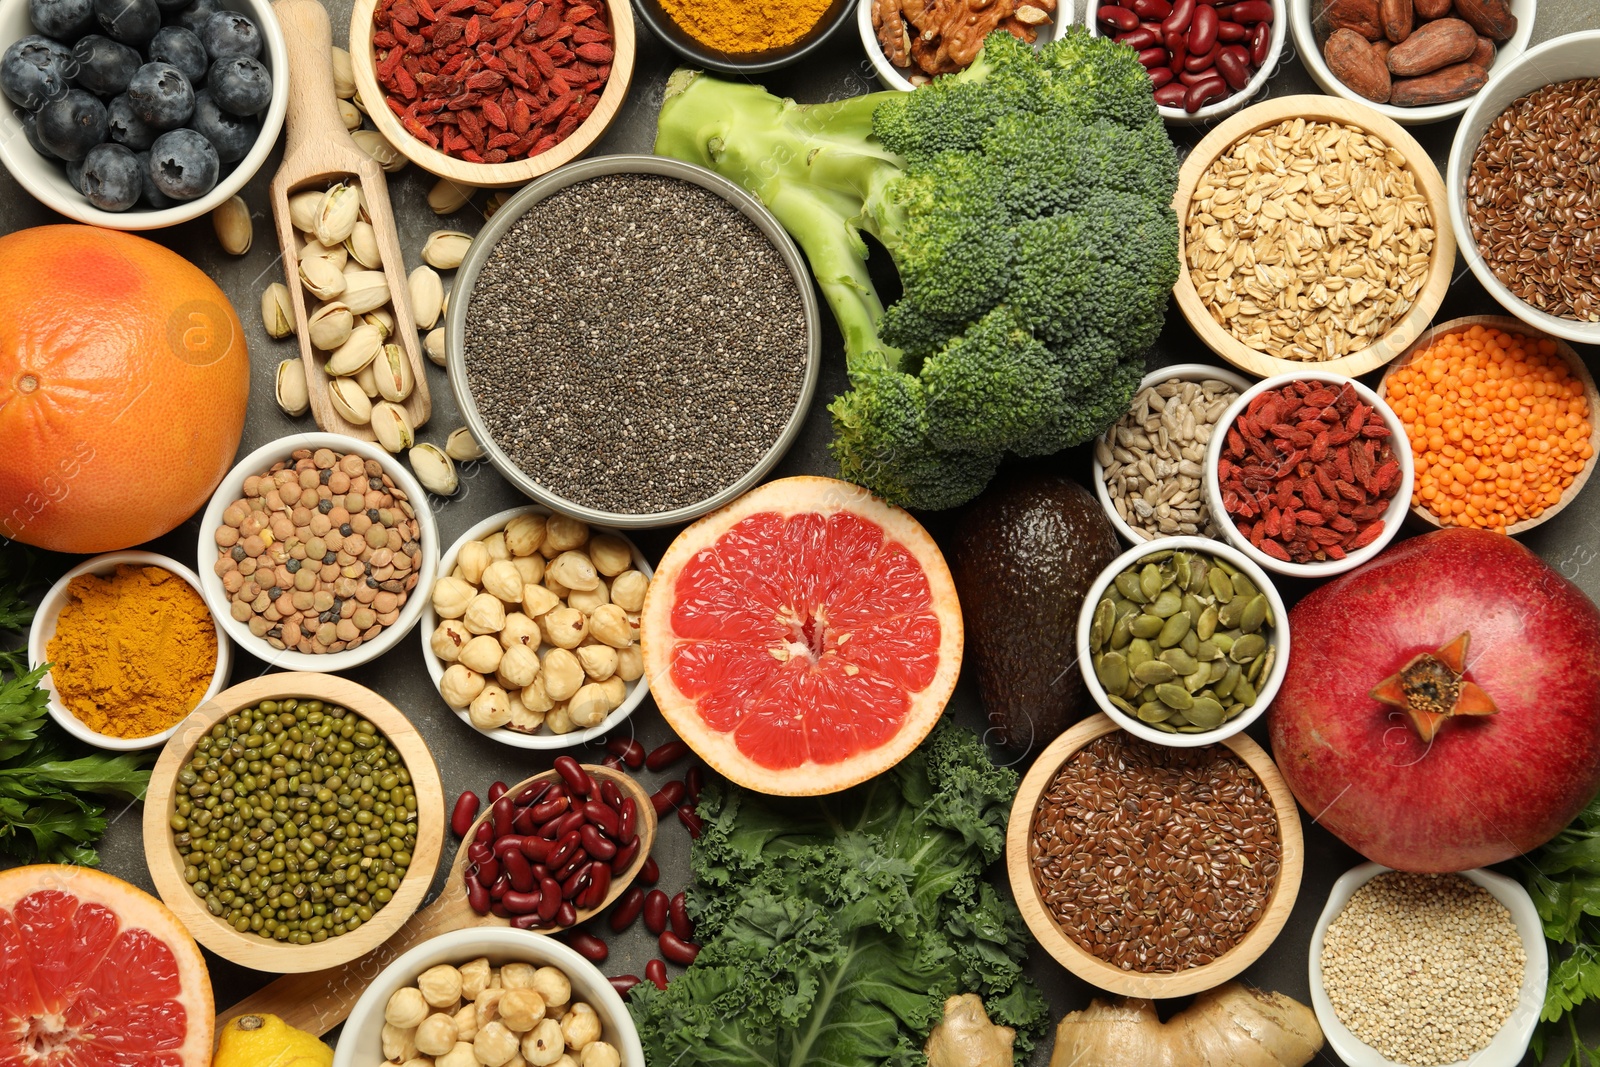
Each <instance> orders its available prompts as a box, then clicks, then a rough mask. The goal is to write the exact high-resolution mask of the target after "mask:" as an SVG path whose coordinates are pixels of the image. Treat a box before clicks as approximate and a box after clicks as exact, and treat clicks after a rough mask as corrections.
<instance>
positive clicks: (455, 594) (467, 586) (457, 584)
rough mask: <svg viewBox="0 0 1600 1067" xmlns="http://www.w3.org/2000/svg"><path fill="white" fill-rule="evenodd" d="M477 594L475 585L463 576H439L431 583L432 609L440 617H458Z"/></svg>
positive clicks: (464, 611)
mask: <svg viewBox="0 0 1600 1067" xmlns="http://www.w3.org/2000/svg"><path fill="white" fill-rule="evenodd" d="M477 595H478V588H477V586H475V585H473V584H472V583H471V582H469V581H467V580H466V579H465V578H455V577H451V578H440V579H439V580H438V581H437V582H434V583H433V610H434V612H435V613H436V614H437V615H438V616H439V617H440V618H441V619H459V618H461V617H462V616H463V615H465V614H466V611H467V605H468V604H470V603H472V600H473V598H474V597H476V596H477Z"/></svg>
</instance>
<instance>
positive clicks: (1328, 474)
mask: <svg viewBox="0 0 1600 1067" xmlns="http://www.w3.org/2000/svg"><path fill="white" fill-rule="evenodd" d="M1412 478H1413V464H1412V457H1411V449H1410V447H1409V445H1408V443H1407V440H1406V428H1405V425H1404V424H1403V423H1402V422H1401V421H1400V417H1399V416H1398V415H1396V414H1395V413H1394V410H1393V409H1392V408H1390V407H1389V405H1388V404H1386V403H1384V401H1383V399H1382V398H1381V397H1379V396H1378V394H1377V393H1374V392H1373V391H1372V390H1371V389H1368V388H1367V387H1366V386H1364V385H1362V384H1361V383H1360V382H1358V381H1355V380H1353V379H1350V378H1346V377H1344V376H1343V375H1341V374H1330V373H1327V372H1325V371H1313V370H1303V371H1297V372H1295V373H1293V374H1280V375H1278V376H1276V377H1272V378H1267V379H1265V380H1264V381H1261V382H1257V383H1256V384H1255V385H1254V386H1253V387H1251V388H1250V389H1247V390H1245V391H1244V392H1243V393H1242V394H1240V396H1239V399H1238V400H1236V401H1234V403H1233V406H1232V407H1230V408H1229V409H1228V410H1227V411H1225V412H1224V413H1223V415H1222V418H1221V419H1219V420H1218V422H1217V430H1216V432H1214V433H1213V434H1212V435H1211V441H1210V444H1209V445H1208V446H1207V448H1206V471H1205V479H1206V480H1205V484H1206V503H1207V504H1208V505H1209V506H1210V508H1211V513H1212V515H1213V516H1214V518H1215V520H1216V523H1217V526H1218V527H1219V528H1221V530H1222V533H1223V536H1224V537H1226V538H1227V540H1228V542H1229V543H1230V544H1232V545H1233V546H1234V547H1235V548H1237V549H1239V551H1241V552H1243V553H1244V554H1245V555H1246V556H1248V557H1249V558H1250V559H1252V560H1254V561H1255V562H1256V563H1257V564H1259V565H1260V566H1262V567H1264V568H1266V569H1267V570H1269V571H1272V572H1274V573H1276V574H1284V575H1288V576H1290V577H1293V578H1328V577H1331V576H1333V575H1335V574H1343V573H1344V572H1345V571H1348V570H1352V569H1354V568H1356V567H1359V566H1360V565H1361V564H1363V563H1365V562H1366V561H1367V560H1369V559H1371V558H1372V557H1373V556H1376V555H1377V554H1378V553H1379V552H1381V551H1383V548H1384V546H1385V545H1387V544H1388V543H1389V542H1390V541H1391V540H1392V539H1393V538H1394V535H1395V534H1396V533H1398V532H1399V530H1400V526H1401V524H1402V523H1403V522H1404V521H1405V518H1406V513H1407V511H1408V510H1409V508H1410V506H1411V489H1412Z"/></svg>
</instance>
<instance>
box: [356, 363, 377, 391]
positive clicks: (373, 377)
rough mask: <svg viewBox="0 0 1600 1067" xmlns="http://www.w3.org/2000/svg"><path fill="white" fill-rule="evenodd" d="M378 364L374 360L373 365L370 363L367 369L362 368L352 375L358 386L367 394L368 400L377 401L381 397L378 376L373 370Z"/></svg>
mask: <svg viewBox="0 0 1600 1067" xmlns="http://www.w3.org/2000/svg"><path fill="white" fill-rule="evenodd" d="M377 362H378V361H377V360H373V361H372V362H371V363H368V364H367V365H366V366H365V367H362V368H361V369H360V370H358V371H356V372H355V373H354V374H353V375H351V377H352V378H354V379H355V380H356V384H357V385H359V386H361V391H362V392H363V393H366V394H367V399H368V400H376V399H378V396H379V394H378V376H377V374H375V373H374V372H373V370H372V368H373V366H374V365H376V364H377Z"/></svg>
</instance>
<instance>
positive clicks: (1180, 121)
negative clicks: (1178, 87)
mask: <svg viewBox="0 0 1600 1067" xmlns="http://www.w3.org/2000/svg"><path fill="white" fill-rule="evenodd" d="M1099 10H1100V4H1099V2H1098V0H1086V5H1085V7H1084V12H1083V21H1084V25H1085V26H1087V27H1089V33H1090V34H1091V35H1092V36H1095V37H1099V36H1100V20H1099V19H1098V18H1097V17H1096V12H1098V11H1099ZM1288 39H1289V13H1288V12H1287V11H1286V10H1285V7H1284V0H1272V39H1271V41H1270V42H1269V43H1268V45H1267V61H1266V62H1265V63H1263V64H1261V69H1260V70H1258V71H1256V72H1255V74H1254V76H1252V77H1251V79H1250V81H1249V82H1248V83H1246V85H1245V87H1244V89H1243V90H1241V91H1240V92H1237V93H1234V94H1233V95H1232V96H1230V97H1227V98H1226V99H1224V100H1218V101H1217V102H1216V103H1214V104H1207V105H1206V106H1205V107H1202V108H1201V109H1200V110H1199V111H1196V112H1195V113H1194V114H1192V115H1191V114H1190V113H1189V112H1187V111H1185V110H1184V109H1183V108H1181V107H1161V106H1159V105H1158V106H1157V107H1156V110H1157V111H1159V112H1161V117H1162V118H1163V119H1165V120H1166V121H1167V122H1168V123H1169V124H1170V125H1173V126H1199V125H1201V124H1203V123H1207V122H1210V121H1211V120H1212V119H1219V118H1221V117H1222V116H1224V115H1231V114H1233V113H1234V112H1235V111H1238V110H1239V109H1240V108H1241V107H1243V106H1244V105H1245V104H1247V103H1249V102H1250V100H1251V99H1252V98H1253V97H1255V96H1257V95H1258V94H1259V93H1260V92H1261V90H1262V88H1263V87H1265V86H1266V84H1267V79H1269V78H1271V77H1272V75H1273V73H1274V72H1276V71H1277V69H1278V61H1279V60H1280V59H1282V58H1283V45H1284V42H1285V41H1287V40H1288Z"/></svg>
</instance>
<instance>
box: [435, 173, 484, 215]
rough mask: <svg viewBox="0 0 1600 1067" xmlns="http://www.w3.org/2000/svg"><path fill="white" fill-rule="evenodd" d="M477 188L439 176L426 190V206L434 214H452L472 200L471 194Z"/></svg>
mask: <svg viewBox="0 0 1600 1067" xmlns="http://www.w3.org/2000/svg"><path fill="white" fill-rule="evenodd" d="M477 191H478V190H477V189H475V188H473V187H472V186H470V185H461V184H459V183H457V182H453V181H451V180H450V179H449V178H440V179H439V180H438V181H437V182H435V183H434V186H433V188H432V189H429V190H428V206H429V207H430V208H432V209H433V213H434V214H435V215H453V214H455V213H456V212H457V211H460V210H461V209H462V208H464V207H466V206H467V204H468V203H469V202H470V201H471V200H472V194H473V193H475V192H477Z"/></svg>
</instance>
